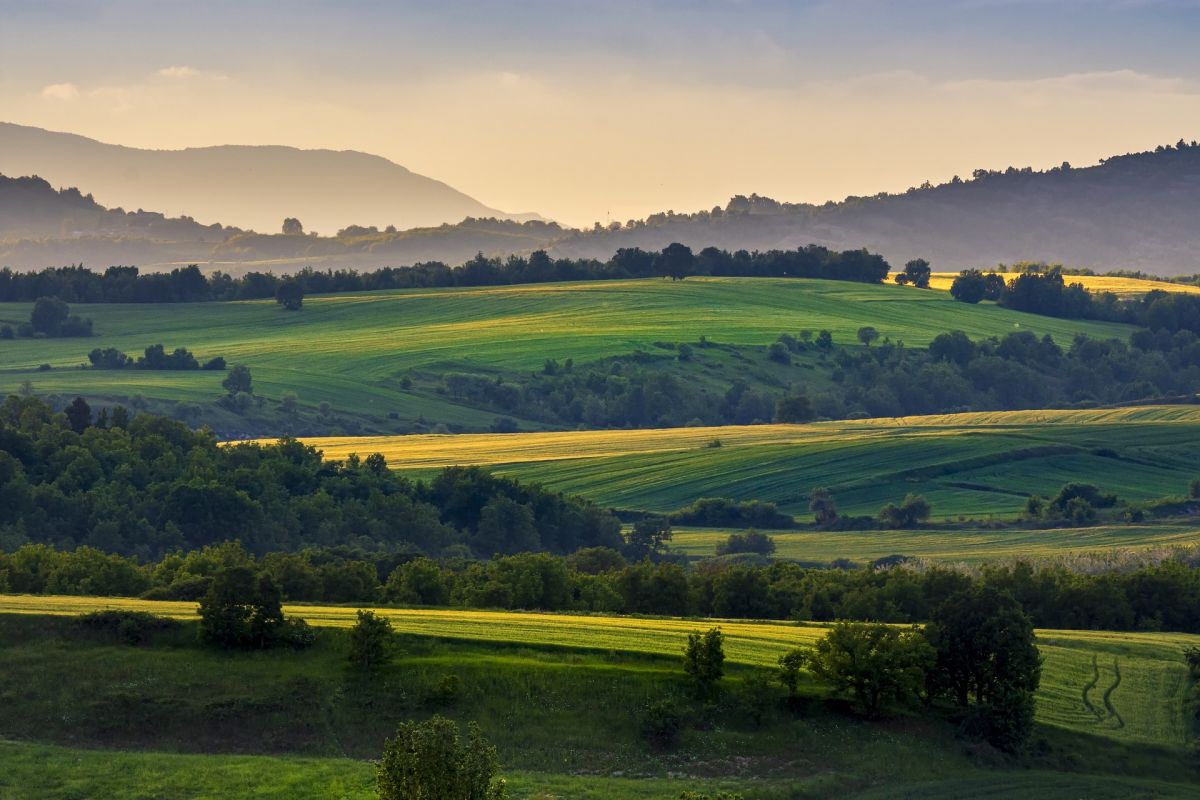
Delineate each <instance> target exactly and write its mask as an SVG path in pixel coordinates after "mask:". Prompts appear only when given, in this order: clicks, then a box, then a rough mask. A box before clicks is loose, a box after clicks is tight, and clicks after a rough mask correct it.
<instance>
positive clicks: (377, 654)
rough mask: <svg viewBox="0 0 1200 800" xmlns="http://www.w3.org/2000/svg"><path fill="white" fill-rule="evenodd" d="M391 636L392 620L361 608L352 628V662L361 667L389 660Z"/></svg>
mask: <svg viewBox="0 0 1200 800" xmlns="http://www.w3.org/2000/svg"><path fill="white" fill-rule="evenodd" d="M391 636H392V622H391V620H389V619H387V618H385V617H380V616H378V615H376V614H375V612H374V611H363V610H362V609H359V611H358V621H357V622H355V623H354V627H353V628H351V629H350V654H349V659H350V663H351V664H353V665H354V666H356V667H358V668H359V669H371V668H372V667H377V666H379V665H380V664H382V663H383V662H384V661H386V660H387V656H388V642H389V640H390V639H391Z"/></svg>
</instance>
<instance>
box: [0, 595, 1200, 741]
mask: <svg viewBox="0 0 1200 800" xmlns="http://www.w3.org/2000/svg"><path fill="white" fill-rule="evenodd" d="M100 608H135V609H141V610H145V611H150V612H152V613H157V614H163V615H171V616H176V617H178V618H182V619H190V618H194V616H195V604H193V603H167V602H156V601H146V600H135V599H121V598H85V597H29V596H19V595H16V596H14V595H0V614H14V613H18V614H78V613H81V612H84V611H89V610H97V609H100ZM286 610H287V611H288V613H290V614H295V615H298V616H302V617H304V618H305V619H307V620H309V622H311V623H312V624H314V625H318V626H322V627H346V626H349V625H351V624H353V621H354V609H352V608H341V607H336V606H290V607H288V608H287V609H286ZM379 611H380V613H382V614H385V615H386V616H388V617H389V618H390V619H391V620H392V624H393V626H394V627H395V628H396V630H397V631H399V632H402V633H409V634H414V635H419V636H434V637H439V638H444V639H452V640H459V641H471V642H491V643H504V644H507V645H517V646H523V647H553V648H563V649H565V650H568V651H569V650H576V651H587V652H592V653H625V654H639V655H653V656H663V657H669V658H674V657H675V656H676V655H677V654H678V653H679V652H680V651H681V649H682V647H683V644H684V643H685V641H686V638H687V634H688V633H689V632H691V631H694V630H697V629H700V628H702V627H704V626H705V625H706V624H707V623H706V622H704V621H702V620H682V619H647V618H636V617H617V616H599V615H571V614H539V613H516V612H503V611H465V610H448V611H443V610H436V609H380V610H379ZM719 624H720V625H721V628H722V630H723V631H724V633H725V634H726V636H727V641H726V653H727V655H728V658H729V660H730V661H731V662H733V663H735V664H745V665H751V666H760V667H769V666H771V665H773V664H774V663H775V660H776V659H777V658H778V657H779V656H780V655H781V654H782V653H784V652H786V651H787V650H789V649H791V648H793V647H798V646H807V645H811V644H812V643H813V642H814V641H815V640H816V639H818V638H820V636H822V635H823V633H824V628H823V626H820V625H805V626H797V625H794V624H786V623H770V622H740V621H734V620H725V621H721V622H720V623H719ZM1039 638H1040V639H1041V646H1042V652H1043V655H1044V656H1045V659H1046V662H1045V666H1044V669H1043V678H1042V687H1041V690H1040V692H1039V705H1038V718H1039V720H1041V721H1042V722H1044V723H1046V724H1049V725H1053V726H1056V727H1059V728H1062V729H1064V730H1069V731H1074V732H1078V733H1085V734H1091V735H1095V736H1100V737H1103V738H1107V739H1112V740H1114V741H1121V742H1135V743H1144V744H1157V745H1165V746H1171V747H1177V746H1182V745H1183V744H1184V743H1185V741H1186V739H1187V730H1186V721H1185V719H1184V716H1183V708H1182V698H1183V691H1184V689H1185V686H1186V676H1187V670H1186V669H1185V667H1184V665H1183V660H1182V652H1183V650H1184V648H1186V647H1187V646H1189V645H1194V644H1197V643H1200V636H1190V635H1185V634H1158V633H1110V632H1103V631H1099V632H1092V631H1042V632H1040V633H1039ZM1093 659H1095V662H1093ZM1093 663H1095V665H1096V666H1095V669H1093ZM1114 663H1115V664H1117V665H1118V666H1117V669H1116V670H1114V669H1113V664H1114ZM1117 670H1119V672H1120V675H1121V680H1120V682H1119V684H1118V685H1117V686H1116V688H1114V689H1113V691H1112V692H1111V693H1110V694H1109V697H1108V699H1109V702H1110V704H1111V706H1112V710H1111V711H1110V709H1109V708H1108V707H1107V706H1105V705H1104V700H1103V698H1104V694H1105V690H1107V689H1108V688H1109V687H1112V686H1113V685H1114V684H1116V683H1117V681H1116V672H1117ZM1093 677H1096V682H1095V684H1094V686H1093V687H1092V688H1090V689H1089V688H1087V687H1088V685H1089V683H1090V682H1091V681H1092V678H1093ZM12 679H13V680H15V678H12ZM1085 689H1087V691H1086V692H1085ZM12 696H13V695H11V694H10V695H9V697H12ZM0 699H2V698H0ZM1112 712H1115V713H1112Z"/></svg>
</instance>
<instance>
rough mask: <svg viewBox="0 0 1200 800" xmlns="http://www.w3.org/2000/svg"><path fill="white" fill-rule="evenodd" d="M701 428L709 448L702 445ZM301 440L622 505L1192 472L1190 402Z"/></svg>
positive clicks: (801, 501)
mask: <svg viewBox="0 0 1200 800" xmlns="http://www.w3.org/2000/svg"><path fill="white" fill-rule="evenodd" d="M714 439H719V440H720V442H721V446H720V447H710V446H708V445H709V444H711V443H712V441H713V440H714ZM310 441H311V442H312V443H314V444H316V445H317V446H319V447H321V448H322V449H323V450H324V451H325V453H326V455H328V456H330V457H344V456H345V455H347V454H349V453H351V452H358V453H360V454H367V453H371V452H382V453H384V454H385V455H386V456H387V457H388V461H389V463H390V464H391V465H392V467H393V468H396V469H414V470H423V469H430V468H434V467H440V466H446V465H451V464H476V463H481V464H487V465H491V466H492V467H493V468H494V469H495V470H496V471H498V472H502V473H506V474H512V475H515V476H518V477H521V478H524V479H529V480H535V481H540V482H542V483H545V484H547V485H549V486H552V487H554V488H557V489H561V490H563V491H566V492H569V493H577V494H582V495H585V496H587V497H591V498H593V499H595V500H596V501H598V502H600V503H603V504H606V505H612V506H616V507H621V508H636V509H646V510H654V511H669V510H673V509H676V508H679V507H681V506H684V505H687V504H689V503H691V502H692V501H694V500H695V499H696V498H698V497H735V498H739V499H758V500H770V501H773V502H776V503H778V504H779V505H780V506H781V507H782V508H783V509H784V510H786V511H789V512H792V513H797V514H799V515H801V516H803V515H805V514H806V513H807V493H808V492H809V491H810V490H811V489H812V488H813V487H815V486H827V487H829V488H830V489H832V490H833V491H834V493H835V496H836V499H837V501H838V504H839V506H840V507H841V509H842V510H843V511H848V512H851V513H874V512H876V511H877V510H878V509H879V507H880V506H882V505H883V504H884V503H886V502H889V501H894V500H899V499H901V498H903V496H904V495H905V494H907V493H909V492H918V493H921V494H924V495H925V497H926V498H927V499H929V500H930V502H932V503H933V510H934V515H935V517H942V518H949V517H957V516H960V515H968V516H971V517H976V518H978V517H981V516H987V515H992V514H995V515H999V516H1012V515H1014V514H1016V513H1017V512H1019V511H1020V510H1021V508H1023V506H1024V503H1025V499H1026V496H1027V495H1028V494H1030V493H1034V492H1040V493H1043V494H1046V493H1053V492H1054V491H1056V490H1057V489H1058V487H1059V486H1060V485H1061V484H1063V483H1066V482H1068V481H1091V482H1094V483H1096V484H1098V485H1099V486H1101V487H1102V488H1103V489H1105V490H1106V491H1110V492H1116V493H1117V494H1118V495H1119V496H1120V497H1121V498H1123V499H1127V500H1145V499H1150V498H1154V497H1161V496H1163V495H1166V494H1180V493H1183V492H1185V491H1186V488H1187V485H1188V482H1189V481H1190V480H1191V478H1192V477H1194V476H1196V475H1197V474H1200V448H1197V444H1200V406H1158V407H1147V408H1129V409H1116V410H1103V409H1097V410H1085V411H1017V412H988V413H969V414H949V415H942V416H930V417H907V418H900V419H884V420H878V419H877V420H861V421H844V422H826V423H814V424H809V425H760V426H740V427H724V428H680V429H665V430H634V431H572V432H553V433H528V434H493V435H487V434H484V435H479V436H474V435H472V436H406V437H363V438H349V439H339V438H324V439H312V440H310ZM1101 450H1103V451H1105V452H1103V453H1101V452H1099V451H1101ZM1113 453H1115V454H1116V455H1115V457H1114V456H1113Z"/></svg>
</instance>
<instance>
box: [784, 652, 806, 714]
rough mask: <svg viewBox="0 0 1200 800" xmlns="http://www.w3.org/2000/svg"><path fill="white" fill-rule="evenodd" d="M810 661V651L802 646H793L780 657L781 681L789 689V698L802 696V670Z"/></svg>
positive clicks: (794, 698)
mask: <svg viewBox="0 0 1200 800" xmlns="http://www.w3.org/2000/svg"><path fill="white" fill-rule="evenodd" d="M807 663H808V651H807V650H805V649H804V648H801V647H796V648H793V649H791V650H789V651H787V652H786V653H784V654H783V655H781V656H780V657H779V674H778V678H779V682H780V683H781V684H783V688H785V689H787V693H788V700H789V701H795V700H796V698H797V697H799V696H800V691H799V686H800V670H802V669H804V665H805V664H807Z"/></svg>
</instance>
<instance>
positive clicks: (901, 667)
mask: <svg viewBox="0 0 1200 800" xmlns="http://www.w3.org/2000/svg"><path fill="white" fill-rule="evenodd" d="M933 662H934V651H933V648H932V647H930V645H929V643H928V642H927V641H925V637H924V636H923V635H922V633H921V631H920V630H919V629H918V628H916V627H912V628H907V629H905V628H897V627H895V626H892V625H884V624H882V623H864V622H839V623H837V624H836V625H834V626H833V628H832V629H830V631H829V633H827V634H825V636H823V637H822V638H821V639H820V640H819V641H818V642H817V645H816V647H815V648H814V650H813V653H812V655H811V656H810V657H809V662H808V663H809V670H810V671H811V672H812V673H813V675H815V676H816V677H817V678H820V679H821V680H824V681H825V682H827V683H829V684H831V685H832V686H833V687H834V689H835V690H836V691H838V692H850V693H851V694H852V695H853V697H854V702H855V703H856V704H857V705H858V707H859V708H860V709H861V710H862V711H863V712H865V713H866V714H867V715H868V716H878V715H879V713H880V712H881V711H882V709H883V707H884V705H885V704H887V703H900V704H911V703H913V702H915V701H916V700H917V699H918V698H919V697H920V692H921V690H922V689H923V688H924V686H925V683H926V675H927V672H928V670H929V669H930V667H932V666H933Z"/></svg>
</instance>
